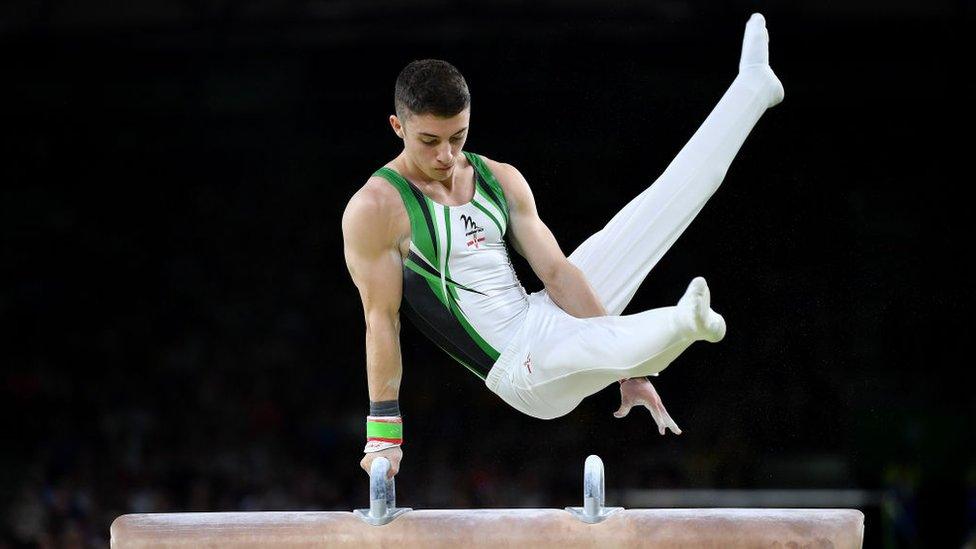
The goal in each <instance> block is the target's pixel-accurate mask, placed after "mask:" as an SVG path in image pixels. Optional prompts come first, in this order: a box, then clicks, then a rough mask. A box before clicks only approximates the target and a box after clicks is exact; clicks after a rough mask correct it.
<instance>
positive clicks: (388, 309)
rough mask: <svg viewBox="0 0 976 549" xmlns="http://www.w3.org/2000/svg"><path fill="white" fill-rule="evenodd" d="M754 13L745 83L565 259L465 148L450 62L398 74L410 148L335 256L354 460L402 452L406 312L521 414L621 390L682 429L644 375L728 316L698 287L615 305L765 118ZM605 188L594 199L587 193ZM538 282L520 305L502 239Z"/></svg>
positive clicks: (551, 413)
mask: <svg viewBox="0 0 976 549" xmlns="http://www.w3.org/2000/svg"><path fill="white" fill-rule="evenodd" d="M768 43H769V35H768V33H767V31H766V22H765V20H764V19H763V17H762V15H760V14H753V15H752V17H751V18H750V19H749V21H748V22H747V23H746V28H745V36H744V38H743V42H742V54H741V57H740V61H739V73H738V75H737V76H736V78H735V79H734V80H733V81H732V84H731V85H730V86H729V88H728V90H727V91H726V92H725V94H724V95H723V96H722V98H721V100H720V101H719V102H718V105H716V106H715V108H714V109H713V110H712V112H711V113H710V114H709V115H708V117H707V118H706V120H705V122H704V123H703V124H702V125H701V127H700V128H699V129H698V131H696V132H695V134H694V135H693V136H692V137H691V140H690V141H689V142H688V143H687V144H686V145H685V146H684V147H683V148H682V149H681V151H680V152H679V153H678V156H677V157H675V159H674V160H673V161H672V162H671V164H670V165H669V166H668V167H667V169H666V170H665V171H664V173H663V174H661V176H660V177H659V178H658V179H657V180H656V181H654V183H653V184H652V185H650V186H648V187H646V188H645V189H643V191H642V192H641V193H640V194H639V195H638V196H637V197H636V198H634V199H633V200H632V201H630V203H628V204H627V205H626V206H624V208H623V209H622V210H620V211H619V212H618V213H617V214H616V215H614V216H613V218H612V219H611V220H610V221H609V223H607V225H606V226H605V227H604V228H603V229H601V230H600V231H599V232H597V233H596V234H594V235H592V236H591V237H589V238H588V239H587V240H586V241H585V242H583V244H582V245H580V246H579V248H577V249H576V250H575V251H574V252H573V253H571V254H570V255H569V257H566V256H565V255H564V254H563V252H562V251H561V249H560V247H559V244H558V243H557V242H556V239H555V237H553V235H552V233H551V232H550V230H549V229H548V228H547V227H546V225H545V223H543V222H542V220H541V219H540V218H539V215H538V213H537V211H536V206H535V200H534V198H533V195H532V191H531V189H530V187H529V184H528V183H527V182H526V180H525V178H524V177H522V174H520V173H519V171H518V170H517V169H515V168H514V167H513V166H511V165H509V164H504V163H501V162H496V161H494V160H491V159H489V158H485V157H483V156H479V155H477V154H474V153H471V152H468V151H462V149H463V147H464V142H465V139H466V138H467V135H468V123H469V119H470V108H469V107H470V94H469V92H468V87H467V84H466V83H465V81H464V78H463V77H462V76H461V74H460V73H459V72H458V71H457V69H455V68H454V67H453V66H451V65H450V64H449V63H447V62H445V61H439V60H433V59H427V60H422V61H414V62H413V63H410V64H409V65H407V66H406V68H404V69H403V71H401V73H400V75H399V76H398V78H397V81H396V89H395V107H396V114H395V115H391V116H390V125H391V126H392V128H393V131H394V132H395V133H396V135H397V136H398V137H400V138H401V139H402V140H403V152H401V153H400V155H399V156H397V157H396V158H394V159H393V160H391V161H390V162H389V163H387V164H386V165H385V166H384V167H382V168H380V169H379V170H377V171H376V172H375V173H374V174H373V176H372V177H370V178H369V180H367V181H366V183H365V184H364V185H363V186H362V188H360V189H359V190H358V191H357V192H356V193H355V194H354V195H353V197H352V198H351V199H350V200H349V203H348V205H347V206H346V210H345V212H344V214H343V218H342V231H343V241H344V253H345V258H346V264H347V266H348V268H349V272H350V274H351V276H352V279H353V281H354V283H355V284H356V287H357V288H358V289H359V293H360V297H361V298H362V303H363V311H364V315H365V320H366V373H367V381H368V388H369V399H370V413H369V415H368V416H367V418H366V433H367V442H366V447H365V449H364V452H365V454H366V455H365V456H364V457H363V458H362V460H361V463H360V464H361V466H362V467H363V469H364V470H366V471H367V472H368V471H369V468H370V465H371V464H372V461H373V460H374V459H375V458H376V457H379V456H383V457H387V458H388V459H389V460H390V462H391V468H390V475H391V476H392V475H395V474H396V473H397V471H398V470H399V465H400V460H401V459H402V457H403V453H402V450H401V444H402V442H403V431H402V428H403V424H402V420H401V418H400V410H399V405H398V396H399V387H400V379H401V374H402V366H401V357H400V342H399V328H400V317H399V313H400V310H401V309H402V310H403V312H404V313H406V314H407V316H409V317H410V318H411V320H412V321H413V322H414V323H415V324H416V325H417V327H418V328H419V329H420V331H421V332H423V333H424V334H425V335H426V336H427V337H429V338H430V339H431V340H432V341H433V342H434V343H436V344H437V345H438V346H439V347H441V349H443V350H444V351H445V352H447V354H449V355H450V356H451V357H453V358H454V359H455V360H456V361H457V362H458V363H460V364H461V365H463V366H464V367H466V368H467V369H468V370H470V371H471V372H472V373H474V374H475V375H477V376H478V377H479V378H480V379H482V380H484V383H485V384H486V385H487V386H488V388H489V389H491V391H493V392H494V393H495V394H497V395H498V396H499V397H501V399H502V400H504V401H505V402H506V403H508V404H509V405H511V406H512V407H514V408H515V409H517V410H519V411H521V412H523V413H525V414H528V415H530V416H533V417H536V418H541V419H552V418H556V417H560V416H563V415H565V414H567V413H569V412H570V411H572V410H573V409H574V408H576V406H577V405H578V404H579V403H580V402H581V401H582V400H583V399H584V398H586V397H587V396H589V395H592V394H594V393H596V392H598V391H600V390H601V389H603V388H604V387H606V386H607V385H610V384H612V383H614V382H619V383H620V385H619V386H620V408H619V409H618V410H617V412H615V413H614V415H615V416H616V417H618V418H620V417H624V416H626V415H627V413H628V412H629V410H630V409H631V407H633V406H638V405H643V406H645V407H647V408H648V409H649V410H650V411H651V415H652V416H653V418H654V420H655V422H656V423H657V426H658V430H659V432H660V433H661V434H662V435H663V434H664V433H665V432H666V430H667V429H671V430H672V431H673V432H675V433H677V434H680V433H681V430H680V429H679V428H678V426H677V425H676V424H675V423H674V421H673V420H672V419H671V417H670V416H669V415H668V413H667V410H666V409H665V408H664V405H663V404H662V403H661V399H660V398H659V396H658V395H657V393H656V391H655V390H654V387H653V385H651V383H650V381H649V380H648V379H647V378H646V377H645V376H648V375H652V374H657V373H658V372H660V371H661V370H663V369H665V368H666V367H667V366H668V364H670V363H671V362H672V361H673V360H674V359H675V358H676V357H677V356H678V355H679V354H681V352H682V351H684V350H685V349H687V348H688V347H689V346H690V345H691V344H692V343H694V342H695V341H701V340H704V341H709V342H717V341H719V340H721V339H722V338H723V337H724V335H725V330H726V326H725V320H724V319H723V318H722V316H721V315H719V314H718V313H716V312H714V311H712V310H711V308H710V295H709V289H708V285H707V284H706V282H705V280H704V279H703V278H701V277H698V278H695V279H694V280H692V281H691V283H690V284H689V285H688V288H687V290H686V291H685V293H684V295H683V296H682V297H681V299H679V300H678V303H677V304H676V305H674V306H672V307H662V308H659V309H651V310H647V311H643V312H640V313H636V314H631V315H623V316H621V313H622V312H623V310H624V307H626V306H627V304H628V303H629V302H630V300H631V298H632V297H633V296H634V293H635V292H636V291H637V288H638V286H640V284H641V282H643V280H644V278H645V277H646V276H647V274H648V272H649V271H650V270H651V268H652V267H653V266H654V265H655V264H656V263H657V262H658V261H659V260H660V259H661V257H662V256H663V255H664V253H665V252H666V251H667V250H668V248H670V247H671V245H672V244H673V243H674V242H675V240H676V239H677V238H678V236H679V235H681V233H682V232H683V231H684V230H685V228H687V227H688V225H689V224H690V223H691V221H692V219H694V218H695V216H696V215H697V214H698V212H699V211H700V210H701V208H702V207H703V206H704V205H705V202H706V201H707V200H708V198H709V197H711V195H712V194H713V193H714V192H715V191H716V189H718V187H719V185H720V184H721V182H722V179H723V178H724V177H725V173H726V171H727V170H728V168H729V165H730V164H731V162H732V159H733V158H734V157H735V155H736V153H737V152H738V150H739V148H740V147H741V146H742V143H743V141H745V139H746V137H747V136H748V135H749V132H750V131H751V130H752V128H753V126H755V124H756V122H757V121H758V120H759V118H760V116H762V114H763V112H765V110H766V109H768V108H770V107H772V106H774V105H776V104H777V103H779V102H780V101H782V100H783V86H782V84H781V83H780V82H779V79H778V78H777V77H776V75H775V74H774V73H773V71H772V69H770V67H769V53H768V52H769V49H768ZM597 192H598V191H597ZM506 236H507V237H508V241H509V243H510V244H511V245H512V247H514V248H515V250H516V251H517V252H518V253H519V254H521V255H522V256H523V257H525V258H526V259H527V260H528V263H529V265H530V266H531V267H532V270H533V272H534V273H535V274H536V275H537V276H538V278H539V280H541V281H542V283H543V284H544V285H545V289H543V290H541V291H538V292H535V293H533V294H531V295H527V294H526V292H525V290H524V289H523V287H522V285H521V284H520V283H519V281H518V278H517V277H516V275H515V271H514V269H513V268H512V264H511V262H510V260H509V256H508V252H507V248H506V245H505V240H504V239H505V237H506Z"/></svg>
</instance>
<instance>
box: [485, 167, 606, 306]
mask: <svg viewBox="0 0 976 549" xmlns="http://www.w3.org/2000/svg"><path fill="white" fill-rule="evenodd" d="M491 169H492V171H493V172H494V173H495V174H496V176H497V177H498V179H499V181H500V182H502V185H503V186H504V190H505V198H506V199H507V200H508V206H509V217H510V220H511V223H510V231H511V232H510V234H511V241H512V244H513V246H514V247H515V251H517V252H518V253H519V254H520V255H522V257H524V258H525V259H526V260H528V262H529V265H530V266H531V267H532V270H533V271H534V272H535V274H536V276H538V277H539V280H541V281H542V283H543V284H545V286H546V290H547V291H548V292H549V296H550V297H551V298H552V300H553V301H554V302H555V303H556V305H559V307H560V308H561V309H562V310H564V311H566V312H567V313H569V314H571V315H573V316H575V317H577V318H588V317H593V316H605V315H606V314H607V310H606V308H605V307H604V306H603V304H602V303H601V302H600V298H599V297H597V295H596V292H595V291H593V287H592V286H590V283H589V282H588V281H587V280H586V276H584V274H583V272H582V271H580V270H579V268H577V267H576V266H575V265H573V264H572V263H570V262H569V260H568V259H566V256H565V255H564V254H563V251H562V250H561V249H560V248H559V244H558V243H557V242H556V237H554V236H553V234H552V231H550V230H549V227H547V226H546V224H545V223H543V222H542V219H540V218H539V213H538V211H537V210H536V206H535V198H534V197H533V196H532V190H531V189H530V188H529V184H528V182H527V181H526V180H525V178H524V177H523V176H522V174H521V173H519V171H518V170H517V169H515V168H514V167H513V166H510V165H508V164H501V163H498V162H491Z"/></svg>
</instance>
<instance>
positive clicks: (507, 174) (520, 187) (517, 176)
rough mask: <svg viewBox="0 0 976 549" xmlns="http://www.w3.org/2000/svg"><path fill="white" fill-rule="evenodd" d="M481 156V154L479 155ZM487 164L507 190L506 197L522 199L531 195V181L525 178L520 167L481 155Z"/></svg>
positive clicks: (503, 189)
mask: <svg viewBox="0 0 976 549" xmlns="http://www.w3.org/2000/svg"><path fill="white" fill-rule="evenodd" d="M479 156H481V155H479ZM481 158H482V160H484V161H485V165H486V166H487V167H488V169H489V170H490V171H491V173H492V175H494V176H495V179H497V180H498V184H499V185H501V186H502V191H504V192H505V198H506V199H507V200H509V201H513V200H514V201H516V202H518V201H521V200H522V199H523V198H525V197H531V194H532V191H531V190H530V189H529V182H528V181H526V180H525V177H524V176H523V175H522V172H520V171H518V168H516V167H515V166H513V165H511V164H507V163H505V162H499V161H497V160H492V159H490V158H488V157H486V156H481Z"/></svg>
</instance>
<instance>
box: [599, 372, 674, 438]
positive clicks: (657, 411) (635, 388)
mask: <svg viewBox="0 0 976 549" xmlns="http://www.w3.org/2000/svg"><path fill="white" fill-rule="evenodd" d="M634 406H644V407H646V408H647V409H648V410H650V411H651V417H653V418H654V422H655V423H657V430H658V432H659V433H661V434H662V435H663V434H664V433H666V432H667V430H668V429H671V432H673V433H674V434H676V435H680V434H681V429H680V428H678V424H676V423H675V422H674V420H673V419H671V416H670V415H668V411H667V410H666V409H665V408H664V403H663V402H661V397H660V396H658V394H657V391H656V390H654V385H651V380H649V379H647V378H646V377H633V378H630V379H628V380H626V381H624V382H622V383H621V384H620V409H619V410H617V411H616V412H614V413H613V417H616V418H622V417H624V416H626V415H627V414H628V413H630V409H631V408H633V407H634Z"/></svg>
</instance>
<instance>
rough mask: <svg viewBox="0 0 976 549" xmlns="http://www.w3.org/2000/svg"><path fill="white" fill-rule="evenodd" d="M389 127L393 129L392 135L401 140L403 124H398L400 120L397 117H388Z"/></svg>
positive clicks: (392, 115) (393, 115)
mask: <svg viewBox="0 0 976 549" xmlns="http://www.w3.org/2000/svg"><path fill="white" fill-rule="evenodd" d="M390 126H392V127H393V133H395V134H397V137H399V138H400V139H403V124H401V123H400V119H399V118H397V115H395V114H391V115H390Z"/></svg>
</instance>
